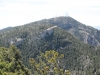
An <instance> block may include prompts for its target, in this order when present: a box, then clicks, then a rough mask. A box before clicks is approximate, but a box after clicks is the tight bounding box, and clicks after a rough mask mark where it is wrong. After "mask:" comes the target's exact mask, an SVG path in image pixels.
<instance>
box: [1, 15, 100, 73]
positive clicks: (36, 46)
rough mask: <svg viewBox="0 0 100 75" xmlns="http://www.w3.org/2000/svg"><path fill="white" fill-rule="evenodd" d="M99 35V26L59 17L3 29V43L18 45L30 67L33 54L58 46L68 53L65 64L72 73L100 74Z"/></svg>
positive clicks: (58, 50) (60, 51)
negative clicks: (97, 27)
mask: <svg viewBox="0 0 100 75" xmlns="http://www.w3.org/2000/svg"><path fill="white" fill-rule="evenodd" d="M99 36H100V31H99V30H97V29H94V28H92V27H89V26H86V25H83V24H81V23H80V22H78V21H76V20H74V19H72V18H71V17H57V18H51V19H44V20H40V21H36V22H32V23H29V24H26V25H23V26H18V27H13V28H10V29H6V30H4V31H2V30H1V31H0V46H4V47H9V46H10V44H14V45H16V46H17V48H19V49H20V50H21V55H22V62H23V63H24V65H26V66H27V67H28V68H29V69H32V67H31V66H30V64H29V58H36V57H37V55H40V53H41V52H45V51H47V50H55V51H57V52H59V53H60V54H64V59H63V60H62V62H63V63H62V64H63V65H64V66H63V68H64V69H67V70H70V71H71V74H72V75H99V74H100V59H99V58H100V55H99V54H100V48H99V42H100V37H99ZM80 40H81V41H80ZM82 41H84V42H85V43H84V42H82ZM89 44H90V45H89ZM96 46H98V47H96Z"/></svg>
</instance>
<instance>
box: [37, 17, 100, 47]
mask: <svg viewBox="0 0 100 75" xmlns="http://www.w3.org/2000/svg"><path fill="white" fill-rule="evenodd" d="M35 23H38V24H51V25H52V24H53V25H57V26H58V27H60V28H63V29H64V30H67V31H68V32H70V33H71V34H73V35H74V36H75V37H77V38H78V39H80V40H81V41H84V42H85V43H87V44H90V45H93V46H100V30H97V29H95V28H93V27H90V26H86V25H84V24H82V23H80V22H78V21H77V20H75V19H73V18H71V17H56V18H51V19H44V20H41V21H37V22H35Z"/></svg>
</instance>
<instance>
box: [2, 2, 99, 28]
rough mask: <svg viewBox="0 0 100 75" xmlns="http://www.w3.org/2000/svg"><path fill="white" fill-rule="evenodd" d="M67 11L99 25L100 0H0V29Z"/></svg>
mask: <svg viewBox="0 0 100 75" xmlns="http://www.w3.org/2000/svg"><path fill="white" fill-rule="evenodd" d="M67 13H68V15H69V16H71V17H73V18H74V19H76V20H78V21H80V22H82V23H84V24H86V25H89V26H100V0H0V29H2V28H5V27H9V26H18V25H23V24H26V23H29V22H34V21H36V20H41V19H45V18H52V17H57V16H67Z"/></svg>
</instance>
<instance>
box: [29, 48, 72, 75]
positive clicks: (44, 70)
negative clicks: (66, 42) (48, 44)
mask: <svg viewBox="0 0 100 75" xmlns="http://www.w3.org/2000/svg"><path fill="white" fill-rule="evenodd" d="M63 57H64V55H63V54H59V53H58V52H56V51H54V50H49V51H46V52H45V53H40V56H37V58H36V60H37V61H36V60H35V59H33V58H30V60H29V62H30V63H31V65H32V66H33V70H34V75H36V73H37V75H56V74H57V75H70V71H69V70H64V69H63V66H62V67H61V65H60V63H61V59H62V58H63Z"/></svg>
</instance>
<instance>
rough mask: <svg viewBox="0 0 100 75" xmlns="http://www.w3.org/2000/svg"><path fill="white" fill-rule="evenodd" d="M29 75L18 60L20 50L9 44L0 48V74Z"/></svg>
mask: <svg viewBox="0 0 100 75" xmlns="http://www.w3.org/2000/svg"><path fill="white" fill-rule="evenodd" d="M19 74H21V75H30V73H29V71H28V69H25V68H24V66H23V65H22V63H21V61H20V51H19V50H18V49H17V48H16V47H15V46H14V45H11V46H10V48H4V47H1V48H0V75H19Z"/></svg>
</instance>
